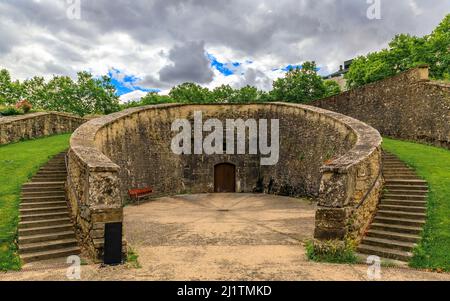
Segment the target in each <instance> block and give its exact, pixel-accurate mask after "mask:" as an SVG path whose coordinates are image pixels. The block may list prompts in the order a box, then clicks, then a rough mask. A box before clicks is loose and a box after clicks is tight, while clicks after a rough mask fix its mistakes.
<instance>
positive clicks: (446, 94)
mask: <svg viewBox="0 0 450 301" xmlns="http://www.w3.org/2000/svg"><path fill="white" fill-rule="evenodd" d="M312 105H314V106H317V107H320V108H324V109H327V110H331V111H334V112H339V113H341V114H344V115H347V116H351V117H353V118H356V119H358V120H361V121H363V122H366V123H367V124H369V125H371V126H373V127H374V128H376V129H377V130H378V131H380V133H381V134H382V135H385V136H388V137H394V138H399V139H405V140H413V141H418V142H425V143H430V144H434V145H436V146H440V147H444V148H450V84H448V83H441V82H436V81H430V80H429V78H428V67H426V66H424V67H420V68H416V69H412V70H409V71H407V72H404V73H401V74H399V75H397V76H394V77H390V78H387V79H384V80H381V81H377V82H374V83H371V84H368V85H365V86H363V87H360V88H357V89H353V90H350V91H347V92H344V93H342V94H339V95H336V96H333V97H329V98H325V99H321V100H318V101H315V102H314V103H313V104H312Z"/></svg>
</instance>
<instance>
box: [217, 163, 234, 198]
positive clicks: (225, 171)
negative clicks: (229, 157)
mask: <svg viewBox="0 0 450 301" xmlns="http://www.w3.org/2000/svg"><path fill="white" fill-rule="evenodd" d="M214 191H215V192H236V166H234V165H233V164H229V163H223V164H218V165H216V166H215V167H214Z"/></svg>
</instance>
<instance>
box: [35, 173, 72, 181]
mask: <svg viewBox="0 0 450 301" xmlns="http://www.w3.org/2000/svg"><path fill="white" fill-rule="evenodd" d="M66 178H67V174H57V175H52V174H45V175H34V176H33V178H32V179H33V180H37V179H41V180H42V181H43V182H44V181H46V180H47V181H46V182H53V181H61V182H65V181H66ZM35 182H36V181H35Z"/></svg>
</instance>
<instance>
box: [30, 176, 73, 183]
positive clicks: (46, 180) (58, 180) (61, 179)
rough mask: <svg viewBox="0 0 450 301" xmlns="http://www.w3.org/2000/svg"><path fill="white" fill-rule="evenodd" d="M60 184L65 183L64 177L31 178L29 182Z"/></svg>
mask: <svg viewBox="0 0 450 301" xmlns="http://www.w3.org/2000/svg"><path fill="white" fill-rule="evenodd" d="M44 181H45V182H52V181H54V182H60V181H66V178H65V177H55V178H49V177H33V178H32V179H31V182H44Z"/></svg>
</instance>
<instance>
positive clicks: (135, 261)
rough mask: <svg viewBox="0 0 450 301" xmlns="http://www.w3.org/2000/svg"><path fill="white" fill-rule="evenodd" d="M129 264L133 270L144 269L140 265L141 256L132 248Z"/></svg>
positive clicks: (128, 258)
mask: <svg viewBox="0 0 450 301" xmlns="http://www.w3.org/2000/svg"><path fill="white" fill-rule="evenodd" d="M127 264H128V266H130V267H131V268H133V269H140V268H142V266H141V264H140V263H139V255H138V254H137V252H136V251H135V250H134V249H133V248H132V247H128V254H127Z"/></svg>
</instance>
